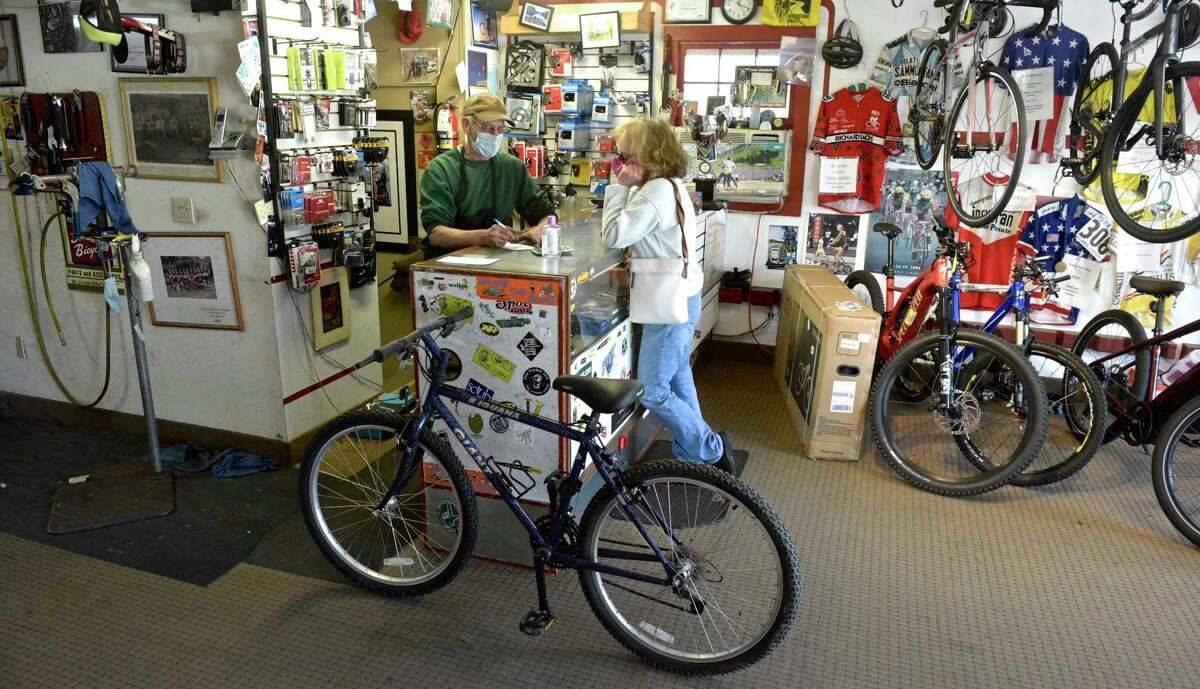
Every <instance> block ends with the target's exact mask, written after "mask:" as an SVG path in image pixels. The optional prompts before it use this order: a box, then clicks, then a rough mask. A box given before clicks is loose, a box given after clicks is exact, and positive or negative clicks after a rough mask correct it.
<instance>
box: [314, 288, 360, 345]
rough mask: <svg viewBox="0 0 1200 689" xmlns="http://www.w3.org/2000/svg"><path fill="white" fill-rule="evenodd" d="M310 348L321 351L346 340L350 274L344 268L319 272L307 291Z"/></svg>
mask: <svg viewBox="0 0 1200 689" xmlns="http://www.w3.org/2000/svg"><path fill="white" fill-rule="evenodd" d="M310 295H311V296H310V303H311V305H312V323H313V325H312V334H313V349H316V350H322V349H325V348H326V347H328V346H329V345H332V344H337V343H338V342H343V341H345V340H349V339H350V277H349V273H347V272H346V269H345V268H328V269H326V270H322V271H321V281H320V282H318V283H317V286H316V287H314V288H313V291H312V292H311V293H310Z"/></svg>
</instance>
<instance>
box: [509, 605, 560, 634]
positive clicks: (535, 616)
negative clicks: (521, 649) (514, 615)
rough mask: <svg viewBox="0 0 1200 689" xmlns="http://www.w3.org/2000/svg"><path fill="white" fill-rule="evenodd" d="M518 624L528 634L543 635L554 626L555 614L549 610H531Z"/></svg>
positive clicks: (522, 631) (523, 632)
mask: <svg viewBox="0 0 1200 689" xmlns="http://www.w3.org/2000/svg"><path fill="white" fill-rule="evenodd" d="M517 626H518V627H519V628H520V629H521V633H522V634H524V635H526V636H541V635H543V634H545V633H546V632H548V631H550V628H551V627H553V626H554V615H551V614H550V611H549V610H530V611H529V612H527V613H525V617H522V618H521V622H520V623H519V624H518V625H517Z"/></svg>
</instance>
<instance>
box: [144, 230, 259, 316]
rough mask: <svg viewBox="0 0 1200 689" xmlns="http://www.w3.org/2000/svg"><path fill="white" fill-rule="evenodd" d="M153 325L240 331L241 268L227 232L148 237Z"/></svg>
mask: <svg viewBox="0 0 1200 689" xmlns="http://www.w3.org/2000/svg"><path fill="white" fill-rule="evenodd" d="M142 255H143V256H144V257H145V258H146V262H147V263H149V264H150V281H151V283H152V284H153V286H154V301H152V302H150V320H151V322H152V323H154V325H162V326H174V327H179V328H213V329H216V330H241V329H242V328H243V325H242V302H241V300H240V299H239V298H238V287H237V267H236V266H235V264H234V262H233V242H232V240H230V238H229V233H228V232H147V233H146V241H145V242H144V243H143V244H142Z"/></svg>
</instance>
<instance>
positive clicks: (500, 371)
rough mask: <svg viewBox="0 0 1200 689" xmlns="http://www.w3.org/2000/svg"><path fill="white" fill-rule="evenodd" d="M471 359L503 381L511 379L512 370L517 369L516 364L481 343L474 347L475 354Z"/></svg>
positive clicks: (506, 381)
mask: <svg viewBox="0 0 1200 689" xmlns="http://www.w3.org/2000/svg"><path fill="white" fill-rule="evenodd" d="M471 361H474V362H475V363H476V364H477V365H478V366H479V367H480V368H482V369H483V370H485V371H487V372H488V373H490V374H492V375H493V376H496V377H497V378H499V379H500V380H502V381H504V382H505V383H508V382H511V381H512V375H513V371H516V370H517V365H516V364H514V363H513V362H511V361H509V360H508V359H505V358H504V357H502V356H500V355H499V354H497V353H496V352H495V350H493V349H492V348H491V347H488V346H487V345H482V344H481V345H479V346H478V347H476V348H475V356H473V357H471Z"/></svg>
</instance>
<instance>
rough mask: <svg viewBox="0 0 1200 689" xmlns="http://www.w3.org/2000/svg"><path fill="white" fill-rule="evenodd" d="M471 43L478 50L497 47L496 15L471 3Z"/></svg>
mask: <svg viewBox="0 0 1200 689" xmlns="http://www.w3.org/2000/svg"><path fill="white" fill-rule="evenodd" d="M471 43H473V44H474V45H475V47H476V48H495V47H496V13H495V12H489V11H487V10H485V9H483V8H482V7H480V6H478V5H476V4H475V3H471Z"/></svg>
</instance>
